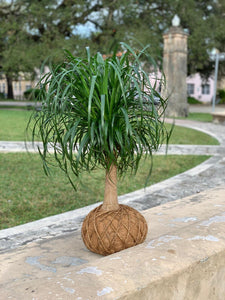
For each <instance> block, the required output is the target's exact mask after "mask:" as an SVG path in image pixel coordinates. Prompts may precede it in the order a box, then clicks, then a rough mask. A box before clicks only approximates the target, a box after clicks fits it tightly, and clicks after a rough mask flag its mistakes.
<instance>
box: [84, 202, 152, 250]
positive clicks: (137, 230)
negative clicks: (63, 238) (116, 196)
mask: <svg viewBox="0 0 225 300" xmlns="http://www.w3.org/2000/svg"><path fill="white" fill-rule="evenodd" d="M101 207H102V205H100V206H98V207H97V208H95V209H94V210H92V211H91V212H90V213H89V214H88V215H87V217H86V218H85V220H84V222H83V226H82V238H83V241H84V243H85V245H86V247H87V248H88V249H89V250H91V251H92V252H95V253H98V254H101V255H108V254H112V253H115V252H118V251H121V250H124V249H126V248H129V247H132V246H135V245H138V244H140V243H142V242H144V240H145V238H146V235H147V231H148V226H147V223H146V221H145V219H144V217H143V216H142V215H141V214H140V213H139V212H138V211H137V210H135V209H133V208H131V207H129V206H127V205H123V204H120V205H119V209H117V210H111V211H104V210H101Z"/></svg>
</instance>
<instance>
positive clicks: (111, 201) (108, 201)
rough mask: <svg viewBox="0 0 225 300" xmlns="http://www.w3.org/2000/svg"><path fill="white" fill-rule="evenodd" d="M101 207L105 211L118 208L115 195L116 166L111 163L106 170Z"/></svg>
mask: <svg viewBox="0 0 225 300" xmlns="http://www.w3.org/2000/svg"><path fill="white" fill-rule="evenodd" d="M101 209H102V210H105V211H109V210H117V209H119V203H118V195H117V168H116V166H115V165H113V164H112V165H111V167H110V169H109V171H107V170H106V178H105V194H104V201H103V205H102V208H101Z"/></svg>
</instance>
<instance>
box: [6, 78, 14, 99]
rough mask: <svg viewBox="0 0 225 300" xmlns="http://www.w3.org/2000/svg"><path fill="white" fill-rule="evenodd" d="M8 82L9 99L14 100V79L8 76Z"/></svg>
mask: <svg viewBox="0 0 225 300" xmlns="http://www.w3.org/2000/svg"><path fill="white" fill-rule="evenodd" d="M6 80H7V87H8V94H7V98H8V99H14V95H13V84H12V78H11V77H10V76H9V75H6Z"/></svg>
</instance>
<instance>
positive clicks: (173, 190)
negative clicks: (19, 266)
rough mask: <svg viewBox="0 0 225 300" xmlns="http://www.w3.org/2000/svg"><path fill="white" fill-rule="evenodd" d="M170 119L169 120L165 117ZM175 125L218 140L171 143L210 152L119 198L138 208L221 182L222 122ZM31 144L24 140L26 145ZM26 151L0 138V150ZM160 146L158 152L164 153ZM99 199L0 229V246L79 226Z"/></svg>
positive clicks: (183, 150)
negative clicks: (203, 143)
mask: <svg viewBox="0 0 225 300" xmlns="http://www.w3.org/2000/svg"><path fill="white" fill-rule="evenodd" d="M167 122H172V120H169V119H168V120H167ZM175 123H176V125H181V126H185V127H189V128H194V129H197V130H200V131H203V132H205V133H208V134H210V135H212V136H214V137H215V138H217V139H218V141H219V142H220V145H219V146H193V145H191V146H190V145H171V146H170V147H169V150H168V154H196V155H202V154H207V155H212V157H211V158H210V159H209V160H207V161H205V162H203V163H202V164H201V165H199V166H197V167H195V168H193V169H191V170H189V171H187V172H184V173H182V174H179V175H177V176H175V177H172V178H170V179H167V180H165V181H163V182H160V183H157V184H155V185H152V186H150V187H147V188H145V189H142V190H138V191H135V192H133V193H129V194H126V195H123V196H120V197H119V201H120V202H121V203H124V204H128V205H130V206H132V207H134V208H136V209H138V210H146V209H148V208H151V207H154V206H157V205H161V204H163V203H166V202H169V201H174V200H177V199H181V198H183V197H185V196H189V195H194V194H198V193H199V192H201V191H204V190H206V189H210V188H214V187H217V186H219V185H222V184H224V183H225V126H224V125H217V124H212V123H203V122H196V121H188V120H176V121H175ZM29 147H31V144H28V148H29ZM15 151H26V147H25V145H24V143H20V142H0V152H15ZM164 153H165V149H161V151H160V152H159V154H164ZM97 205H99V203H97V204H94V205H90V206H87V207H84V208H81V209H78V210H74V211H71V212H67V213H64V214H60V215H56V216H52V217H49V218H45V219H42V220H39V221H35V222H32V223H28V224H24V225H21V226H17V227H14V228H9V229H5V230H1V231H0V250H2V251H5V250H7V249H12V248H15V247H18V246H19V245H23V244H26V243H27V242H30V241H34V240H38V239H45V238H46V237H48V238H49V237H60V236H62V235H63V234H66V233H69V232H74V231H76V230H78V229H79V228H80V226H81V223H82V220H83V218H84V217H85V216H86V215H87V213H88V212H89V211H90V210H92V209H93V208H94V207H96V206H97Z"/></svg>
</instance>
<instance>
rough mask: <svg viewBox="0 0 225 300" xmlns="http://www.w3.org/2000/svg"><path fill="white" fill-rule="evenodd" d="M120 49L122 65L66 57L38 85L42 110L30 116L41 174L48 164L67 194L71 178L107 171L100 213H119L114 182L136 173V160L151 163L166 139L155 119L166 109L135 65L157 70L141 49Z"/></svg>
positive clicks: (112, 58)
mask: <svg viewBox="0 0 225 300" xmlns="http://www.w3.org/2000/svg"><path fill="white" fill-rule="evenodd" d="M122 47H123V49H124V53H123V54H122V55H121V57H118V56H117V55H116V53H115V54H113V55H112V56H109V57H106V58H104V57H103V56H102V55H101V54H100V53H97V54H96V55H95V56H90V53H89V50H88V49H87V58H79V57H74V56H73V55H72V54H71V53H69V52H66V60H65V62H63V63H62V64H61V65H58V66H56V67H52V68H51V70H50V72H49V73H48V74H46V75H45V76H44V77H43V78H42V80H41V84H42V93H40V95H41V100H42V109H41V111H40V112H37V113H35V114H34V115H33V119H34V125H33V129H32V133H33V134H32V136H33V140H35V139H36V137H37V136H38V137H39V138H41V140H42V143H43V149H42V150H41V149H39V153H40V155H41V157H42V160H43V165H44V168H45V171H46V172H47V173H48V171H49V165H50V164H51V163H52V157H54V159H55V161H56V162H57V164H58V165H59V167H60V168H61V169H62V170H63V171H64V172H65V173H66V174H67V175H68V177H69V179H70V181H71V183H72V184H73V186H75V185H74V180H73V179H72V177H71V174H74V175H75V177H79V174H80V173H81V172H82V171H88V172H90V171H92V170H94V169H95V168H98V167H100V166H102V167H103V168H104V169H105V170H106V187H105V198H104V204H103V206H102V207H101V211H111V210H117V209H119V205H118V200H117V190H116V180H117V174H118V175H119V176H122V175H123V174H125V173H126V172H127V171H128V170H130V171H131V172H134V173H135V172H136V171H137V169H138V166H139V162H140V159H141V158H142V157H147V156H150V157H152V153H153V152H154V151H157V149H158V148H159V146H160V145H161V144H162V142H163V141H164V140H165V139H168V134H167V131H166V129H165V127H164V123H163V118H162V115H163V113H164V110H165V106H166V101H165V100H164V99H162V98H161V97H160V95H159V94H158V93H157V91H156V89H155V85H154V86H153V85H152V84H151V82H150V80H149V75H148V74H147V73H146V72H145V71H144V69H143V68H142V64H143V63H142V62H143V61H144V60H145V61H146V60H148V62H151V63H152V66H153V68H155V67H156V65H155V63H154V62H153V60H152V59H151V57H150V56H149V55H148V53H147V49H143V50H141V51H139V52H135V51H134V50H133V49H131V48H130V47H129V46H128V45H126V44H122ZM155 96H157V99H158V103H157V106H156V103H155ZM49 145H51V146H52V147H53V150H54V154H53V155H52V154H50V152H49ZM150 169H151V168H150Z"/></svg>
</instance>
